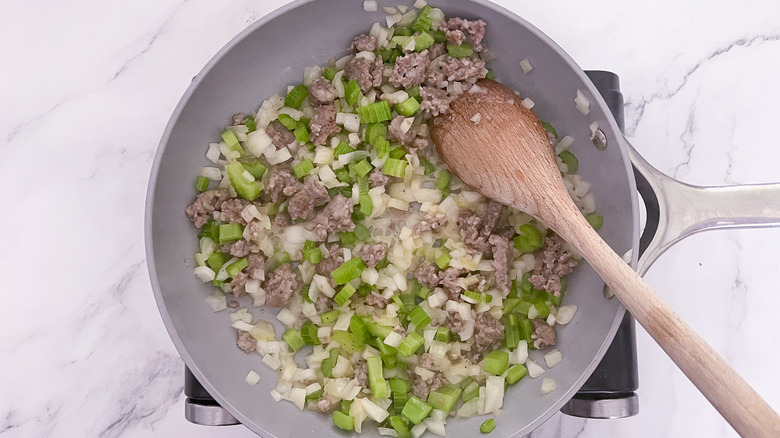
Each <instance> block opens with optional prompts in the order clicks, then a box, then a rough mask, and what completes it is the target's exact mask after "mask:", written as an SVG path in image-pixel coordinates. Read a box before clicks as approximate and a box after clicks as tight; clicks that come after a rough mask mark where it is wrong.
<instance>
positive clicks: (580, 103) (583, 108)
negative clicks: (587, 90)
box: [574, 89, 590, 116]
mask: <svg viewBox="0 0 780 438" xmlns="http://www.w3.org/2000/svg"><path fill="white" fill-rule="evenodd" d="M574 105H575V106H576V107H577V111H579V112H581V113H582V115H583V116H587V115H588V113H589V112H590V101H589V100H588V98H587V97H585V95H584V94H582V91H580V90H579V89H578V90H577V97H575V98H574Z"/></svg>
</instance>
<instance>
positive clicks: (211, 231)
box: [198, 219, 219, 242]
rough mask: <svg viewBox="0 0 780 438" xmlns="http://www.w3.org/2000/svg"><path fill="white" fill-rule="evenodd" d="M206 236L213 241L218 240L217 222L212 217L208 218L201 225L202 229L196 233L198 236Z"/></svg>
mask: <svg viewBox="0 0 780 438" xmlns="http://www.w3.org/2000/svg"><path fill="white" fill-rule="evenodd" d="M203 237H208V238H209V239H211V240H213V241H215V242H216V241H217V240H219V223H218V222H217V221H215V220H214V219H209V221H208V222H206V225H204V226H203V230H201V232H200V233H198V238H203Z"/></svg>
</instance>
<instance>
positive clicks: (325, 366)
mask: <svg viewBox="0 0 780 438" xmlns="http://www.w3.org/2000/svg"><path fill="white" fill-rule="evenodd" d="M338 359H339V349H338V348H333V349H331V350H330V355H329V356H328V357H326V358H325V359H323V360H322V365H320V370H322V374H323V375H325V377H330V378H332V377H333V367H335V366H336V362H338Z"/></svg>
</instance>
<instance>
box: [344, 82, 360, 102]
mask: <svg viewBox="0 0 780 438" xmlns="http://www.w3.org/2000/svg"><path fill="white" fill-rule="evenodd" d="M344 99H346V101H347V105H349V106H351V107H354V106H355V104H356V103H357V102H358V99H360V86H359V85H358V83H357V81H356V80H354V79H350V80H349V82H347V85H346V86H345V87H344Z"/></svg>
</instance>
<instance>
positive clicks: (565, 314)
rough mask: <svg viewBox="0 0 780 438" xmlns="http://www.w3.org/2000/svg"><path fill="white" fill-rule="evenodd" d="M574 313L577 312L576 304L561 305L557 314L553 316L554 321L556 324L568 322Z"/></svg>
mask: <svg viewBox="0 0 780 438" xmlns="http://www.w3.org/2000/svg"><path fill="white" fill-rule="evenodd" d="M575 313H577V305H576V304H567V305H565V306H561V308H560V309H558V316H557V317H556V318H555V321H556V322H557V323H558V324H568V323H569V322H570V321H571V320H572V318H574V314H575Z"/></svg>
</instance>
